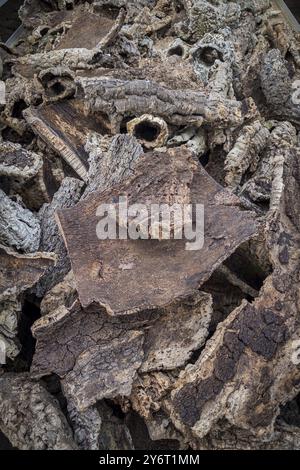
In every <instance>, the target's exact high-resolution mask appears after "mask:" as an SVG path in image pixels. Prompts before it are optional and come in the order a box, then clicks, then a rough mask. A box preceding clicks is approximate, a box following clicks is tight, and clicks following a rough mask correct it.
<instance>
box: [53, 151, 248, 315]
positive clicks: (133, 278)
mask: <svg viewBox="0 0 300 470" xmlns="http://www.w3.org/2000/svg"><path fill="white" fill-rule="evenodd" d="M179 181H180V183H179ZM176 182H177V183H176ZM120 195H122V196H125V197H127V198H128V205H130V204H132V203H136V202H139V203H144V204H145V203H146V205H147V208H148V207H149V205H151V203H153V204H155V203H159V204H162V203H168V204H171V205H172V204H174V203H175V204H176V203H179V204H183V203H191V204H198V205H199V204H202V205H204V208H206V213H205V218H206V221H207V222H206V223H207V227H208V229H207V230H206V233H205V242H204V247H203V248H202V249H198V250H197V249H196V250H195V251H189V250H188V251H187V250H186V248H187V247H186V243H185V240H183V239H181V240H180V239H177V240H176V239H175V240H174V239H170V240H166V239H164V240H163V241H159V240H156V239H152V240H150V237H152V238H153V236H151V233H150V232H149V236H148V241H145V242H144V243H143V250H144V255H143V256H142V257H141V256H140V249H139V245H140V241H139V240H133V239H128V240H124V239H117V240H114V239H106V240H99V239H98V238H97V234H96V227H97V223H98V218H97V215H96V212H97V208H98V207H99V205H100V204H104V203H105V204H107V203H110V204H115V202H116V201H118V197H119V196H120ZM238 204H239V200H238V199H237V198H235V196H232V195H230V194H229V193H227V192H226V191H225V190H223V189H222V188H221V187H220V186H218V185H217V184H216V183H215V182H214V181H213V180H212V179H211V178H210V177H209V175H208V174H207V173H206V172H205V170H204V169H202V168H201V167H200V166H199V165H197V163H196V162H195V160H194V159H193V154H191V153H190V152H189V151H188V150H187V149H185V148H183V147H181V148H179V149H172V150H169V151H168V153H161V152H160V153H153V154H152V155H151V158H149V155H147V156H145V157H143V158H141V159H140V160H139V162H138V164H137V166H136V168H135V174H134V176H133V177H132V178H130V179H128V180H127V181H125V182H124V183H123V184H120V185H119V186H116V187H113V188H112V189H111V190H107V191H105V192H103V193H101V192H94V193H92V194H91V195H90V196H89V197H88V198H86V199H85V200H84V201H82V202H80V203H79V204H77V206H75V207H74V208H73V209H70V210H64V211H58V212H57V216H58V220H59V224H60V228H61V230H62V233H63V235H64V240H65V241H66V244H67V248H68V252H69V255H70V258H71V261H72V267H73V271H74V275H75V278H76V284H77V288H78V292H79V297H80V300H81V302H82V305H83V306H88V305H89V304H90V303H91V302H98V303H99V305H102V306H105V308H106V309H107V311H108V312H109V314H111V315H120V314H128V313H130V312H132V311H135V310H136V309H145V308H152V307H153V306H154V307H160V306H165V305H168V304H169V303H170V301H173V300H174V299H178V298H180V297H181V296H184V295H189V294H191V293H192V292H193V291H194V290H195V289H197V288H199V287H200V286H201V284H202V283H203V282H205V281H206V280H207V279H208V277H209V276H210V274H211V272H212V271H213V270H215V269H216V267H217V266H218V265H219V264H221V263H222V262H223V261H224V259H226V258H227V257H228V256H230V254H231V253H232V252H233V251H235V249H236V248H237V246H238V245H239V244H241V243H242V242H244V241H246V240H247V239H249V238H251V237H252V236H253V235H254V234H255V232H256V230H257V227H256V222H255V217H253V214H252V213H249V212H246V211H245V212H243V211H241V210H240V209H239V208H238V207H237V206H238ZM204 210H205V209H204ZM216 220H218V224H216V222H215V221H216ZM229 220H230V221H231V222H230V223H228V221H229ZM119 222H122V219H120V218H119ZM75 225H76V226H75ZM121 225H122V223H121ZM91 227H94V228H93V229H91ZM148 227H149V225H148ZM150 228H151V229H152V228H153V227H152V226H150V227H149V229H150ZM154 228H155V227H154ZM154 238H157V237H156V236H154ZM158 238H160V237H158ZM213 240H218V242H217V243H216V242H214V241H213ZM199 241H200V240H197V242H199ZM85 245H87V246H89V250H88V251H82V249H81V247H82V246H85ZM112 253H113V259H112ZM128 260H130V262H128ZM108 272H109V277H107V273H108ZM149 272H155V273H156V275H155V277H153V278H152V279H151V283H149V277H148V273H149ZM125 286H126V287H125Z"/></svg>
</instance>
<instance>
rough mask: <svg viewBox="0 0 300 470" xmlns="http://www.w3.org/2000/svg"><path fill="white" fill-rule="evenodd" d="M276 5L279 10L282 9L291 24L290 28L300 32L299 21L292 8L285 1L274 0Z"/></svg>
mask: <svg viewBox="0 0 300 470" xmlns="http://www.w3.org/2000/svg"><path fill="white" fill-rule="evenodd" d="M274 3H275V4H276V5H277V7H278V8H280V10H282V13H283V15H284V16H285V18H286V20H287V21H288V23H289V24H290V26H291V27H292V28H293V29H294V30H295V31H296V32H300V24H299V23H298V21H297V19H296V18H295V16H294V15H293V13H292V11H291V10H290V8H289V7H288V6H287V5H286V3H285V2H284V1H283V0H274Z"/></svg>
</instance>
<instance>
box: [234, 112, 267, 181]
mask: <svg viewBox="0 0 300 470" xmlns="http://www.w3.org/2000/svg"><path fill="white" fill-rule="evenodd" d="M269 137H270V132H269V130H268V129H267V128H266V127H265V126H263V125H262V124H261V122H260V121H255V122H254V123H252V124H250V125H249V126H245V127H244V128H243V129H242V132H241V134H240V136H239V137H238V139H237V140H236V142H235V145H234V147H233V149H232V150H231V151H230V152H229V153H228V154H227V157H226V161H225V171H226V178H225V181H226V183H227V184H228V186H230V187H231V188H235V187H237V186H238V185H239V184H240V183H241V181H242V178H243V176H244V174H245V173H246V171H247V170H249V168H251V166H252V168H253V170H254V169H255V165H257V164H258V160H259V157H260V154H261V152H262V151H263V150H264V148H265V147H266V145H267V144H268V140H269Z"/></svg>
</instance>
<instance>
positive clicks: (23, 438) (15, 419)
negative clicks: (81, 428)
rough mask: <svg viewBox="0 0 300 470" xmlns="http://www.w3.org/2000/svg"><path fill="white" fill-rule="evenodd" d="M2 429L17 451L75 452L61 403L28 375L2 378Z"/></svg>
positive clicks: (12, 375)
mask: <svg viewBox="0 0 300 470" xmlns="http://www.w3.org/2000/svg"><path fill="white" fill-rule="evenodd" d="M0 429H1V431H2V432H3V433H4V434H5V435H6V436H7V437H8V439H9V440H10V442H11V444H12V445H13V446H14V447H17V448H18V449H23V450H30V449H33V450H47V449H48V450H62V449H64V450H72V449H76V444H75V443H74V441H73V438H72V432H71V429H70V428H69V425H68V424H67V421H66V418H65V417H64V415H63V413H62V411H61V410H60V409H59V405H58V403H57V402H56V400H55V399H54V398H53V397H52V396H51V395H50V394H49V393H48V392H47V391H46V390H45V388H44V387H43V386H42V385H41V384H40V383H38V382H34V381H32V380H30V378H29V377H28V374H9V373H7V374H5V375H4V376H1V377H0Z"/></svg>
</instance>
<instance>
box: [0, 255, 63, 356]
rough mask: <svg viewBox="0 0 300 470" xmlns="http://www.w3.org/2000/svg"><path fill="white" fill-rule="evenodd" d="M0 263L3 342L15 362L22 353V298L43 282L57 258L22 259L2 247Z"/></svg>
mask: <svg viewBox="0 0 300 470" xmlns="http://www.w3.org/2000/svg"><path fill="white" fill-rule="evenodd" d="M0 261H1V265H0V340H1V341H2V342H3V343H2V344H5V354H6V358H9V359H14V358H15V357H16V356H17V354H18V353H19V351H20V344H19V341H18V339H17V333H18V320H19V318H20V313H21V308H22V304H21V300H20V294H22V292H24V291H26V289H28V288H30V287H32V286H33V285H34V284H35V283H36V282H37V281H38V280H39V279H40V277H41V276H42V275H43V274H44V272H45V271H46V269H47V268H48V267H49V266H51V265H53V264H54V262H55V258H54V256H51V255H50V254H46V253H35V254H32V255H20V254H18V253H16V252H13V251H10V250H8V249H7V248H5V247H4V246H3V247H2V246H0Z"/></svg>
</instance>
